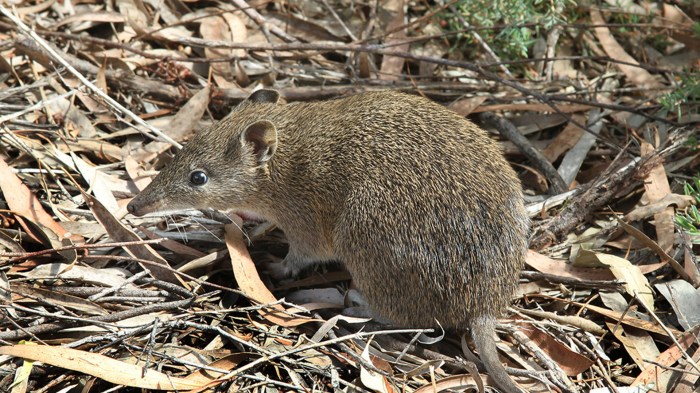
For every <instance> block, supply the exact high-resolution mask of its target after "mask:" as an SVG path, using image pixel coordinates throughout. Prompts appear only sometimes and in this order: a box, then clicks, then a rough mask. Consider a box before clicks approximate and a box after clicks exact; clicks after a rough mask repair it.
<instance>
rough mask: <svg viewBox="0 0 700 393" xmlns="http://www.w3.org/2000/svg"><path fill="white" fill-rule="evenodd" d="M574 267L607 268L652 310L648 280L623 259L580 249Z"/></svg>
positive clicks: (637, 268) (651, 296)
mask: <svg viewBox="0 0 700 393" xmlns="http://www.w3.org/2000/svg"><path fill="white" fill-rule="evenodd" d="M574 265H575V266H579V267H582V266H586V267H607V268H609V269H610V272H612V274H613V275H614V276H615V277H616V278H617V279H618V280H622V281H624V282H625V284H624V286H625V290H626V291H627V293H628V294H629V295H630V296H632V297H634V296H635V294H638V295H639V298H640V299H642V301H644V303H645V304H646V306H647V307H649V309H650V310H654V294H653V292H652V290H651V286H650V285H649V280H647V278H646V277H644V274H642V272H641V270H639V266H635V265H633V264H632V263H630V261H628V260H626V259H625V258H621V257H618V256H615V255H610V254H603V253H598V252H592V251H589V250H585V249H580V250H579V252H578V255H577V256H576V260H575V261H574Z"/></svg>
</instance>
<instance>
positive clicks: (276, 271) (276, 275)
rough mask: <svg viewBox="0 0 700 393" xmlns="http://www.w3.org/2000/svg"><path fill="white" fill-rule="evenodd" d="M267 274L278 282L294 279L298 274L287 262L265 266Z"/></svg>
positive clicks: (271, 263) (270, 263)
mask: <svg viewBox="0 0 700 393" xmlns="http://www.w3.org/2000/svg"><path fill="white" fill-rule="evenodd" d="M265 272H266V273H267V275H268V276H270V277H271V278H272V279H274V280H277V281H281V280H284V279H289V278H293V277H294V276H296V273H297V272H296V271H295V269H294V268H292V267H291V266H290V264H289V263H288V262H287V261H286V260H283V261H279V262H269V263H267V264H266V265H265Z"/></svg>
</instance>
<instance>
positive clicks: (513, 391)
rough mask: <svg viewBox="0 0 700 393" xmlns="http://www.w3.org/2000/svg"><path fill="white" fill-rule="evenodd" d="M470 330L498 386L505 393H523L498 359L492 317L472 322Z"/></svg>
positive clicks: (480, 354)
mask: <svg viewBox="0 0 700 393" xmlns="http://www.w3.org/2000/svg"><path fill="white" fill-rule="evenodd" d="M469 328H470V329H471V334H472V339H473V340H474V344H475V345H476V349H477V350H478V351H479V357H480V358H481V361H482V362H483V363H484V367H485V368H486V371H488V372H489V375H490V376H491V378H493V380H494V381H496V386H497V387H498V388H499V389H500V390H502V391H503V392H505V393H522V390H521V389H520V388H518V386H517V385H516V384H515V382H513V380H512V379H511V378H510V376H508V373H506V369H505V367H503V364H501V361H500V359H499V358H498V350H497V349H496V341H495V339H494V335H495V334H496V321H495V320H494V319H493V318H491V317H482V318H476V319H474V320H472V321H471V323H470V326H469Z"/></svg>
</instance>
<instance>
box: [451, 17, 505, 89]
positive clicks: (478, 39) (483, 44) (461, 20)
mask: <svg viewBox="0 0 700 393" xmlns="http://www.w3.org/2000/svg"><path fill="white" fill-rule="evenodd" d="M449 8H450V11H452V14H453V15H455V16H456V17H457V19H459V23H461V24H462V26H464V27H465V28H467V29H468V28H470V27H471V25H470V24H469V22H467V21H466V19H464V17H463V16H462V13H461V12H459V11H457V10H456V9H455V7H454V6H453V5H450V7H449ZM470 34H471V35H472V37H474V39H475V40H476V42H478V43H479V45H481V47H482V48H484V50H485V51H486V53H488V54H489V56H491V57H492V58H493V59H494V60H495V61H496V62H498V63H499V65H498V66H499V67H500V68H501V71H503V73H504V74H506V75H508V77H509V78H513V74H512V73H511V72H510V70H509V69H508V67H506V66H505V65H504V64H503V63H501V58H500V57H498V55H497V54H496V52H494V51H493V50H492V49H491V47H490V46H489V45H488V44H487V43H486V41H484V39H483V38H481V34H479V33H477V32H476V31H472V32H471V33H470Z"/></svg>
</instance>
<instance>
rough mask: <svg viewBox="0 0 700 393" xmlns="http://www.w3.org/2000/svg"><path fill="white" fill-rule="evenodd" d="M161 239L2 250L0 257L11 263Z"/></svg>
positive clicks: (153, 242) (152, 242) (135, 244)
mask: <svg viewBox="0 0 700 393" xmlns="http://www.w3.org/2000/svg"><path fill="white" fill-rule="evenodd" d="M163 240H165V239H147V240H140V241H133V242H115V243H100V244H74V245H70V246H64V247H58V248H49V249H46V250H41V251H34V252H3V253H0V258H7V257H11V258H10V259H8V260H7V262H9V263H12V262H17V261H21V260H25V259H28V258H35V257H38V256H41V255H46V254H55V253H59V252H61V251H67V250H85V249H93V248H114V247H126V246H137V245H140V244H157V243H160V242H161V241H163Z"/></svg>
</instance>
